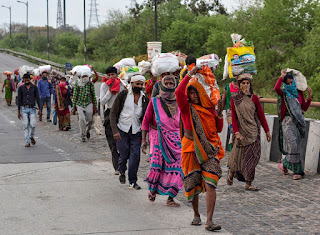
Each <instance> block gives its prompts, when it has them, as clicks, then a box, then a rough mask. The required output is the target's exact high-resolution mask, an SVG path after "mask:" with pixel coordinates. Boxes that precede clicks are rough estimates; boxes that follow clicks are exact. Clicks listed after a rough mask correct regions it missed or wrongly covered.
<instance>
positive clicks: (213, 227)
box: [205, 221, 221, 231]
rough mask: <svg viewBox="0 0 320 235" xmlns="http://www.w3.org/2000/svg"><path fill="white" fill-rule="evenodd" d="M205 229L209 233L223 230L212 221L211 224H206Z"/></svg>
mask: <svg viewBox="0 0 320 235" xmlns="http://www.w3.org/2000/svg"><path fill="white" fill-rule="evenodd" d="M205 229H206V230H208V231H217V230H220V229H221V226H220V225H219V224H214V223H213V222H212V221H211V222H210V223H209V224H206V226H205Z"/></svg>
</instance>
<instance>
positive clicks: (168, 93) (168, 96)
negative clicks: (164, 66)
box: [157, 75, 178, 117]
mask: <svg viewBox="0 0 320 235" xmlns="http://www.w3.org/2000/svg"><path fill="white" fill-rule="evenodd" d="M165 80H172V81H173V83H174V88H168V87H167V86H166V85H165ZM176 87H177V81H176V79H175V77H174V76H173V75H167V76H165V77H164V78H163V79H162V80H161V82H160V93H159V95H158V96H157V97H158V98H159V99H160V101H161V104H162V107H163V108H164V111H165V112H166V113H167V115H168V117H172V116H174V115H175V114H176V112H177V108H178V103H177V101H176V94H175V90H176Z"/></svg>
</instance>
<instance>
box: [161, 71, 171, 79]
mask: <svg viewBox="0 0 320 235" xmlns="http://www.w3.org/2000/svg"><path fill="white" fill-rule="evenodd" d="M167 75H170V73H169V72H167V73H162V74H161V75H160V78H161V80H162V78H164V77H165V76H167Z"/></svg>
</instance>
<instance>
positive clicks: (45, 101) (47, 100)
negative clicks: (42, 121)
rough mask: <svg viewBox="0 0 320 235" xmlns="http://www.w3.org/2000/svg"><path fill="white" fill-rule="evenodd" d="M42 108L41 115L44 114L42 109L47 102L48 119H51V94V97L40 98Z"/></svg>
mask: <svg viewBox="0 0 320 235" xmlns="http://www.w3.org/2000/svg"><path fill="white" fill-rule="evenodd" d="M40 103H41V104H40V105H41V106H40V110H41V115H42V109H43V105H44V103H46V104H47V120H48V119H50V114H51V96H50V97H46V98H41V100H40Z"/></svg>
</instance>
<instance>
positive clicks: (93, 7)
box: [88, 0, 100, 29]
mask: <svg viewBox="0 0 320 235" xmlns="http://www.w3.org/2000/svg"><path fill="white" fill-rule="evenodd" d="M97 6H98V4H97V0H90V17H89V27H88V28H89V29H90V28H92V27H99V25H100V24H99V19H98V7H97Z"/></svg>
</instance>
